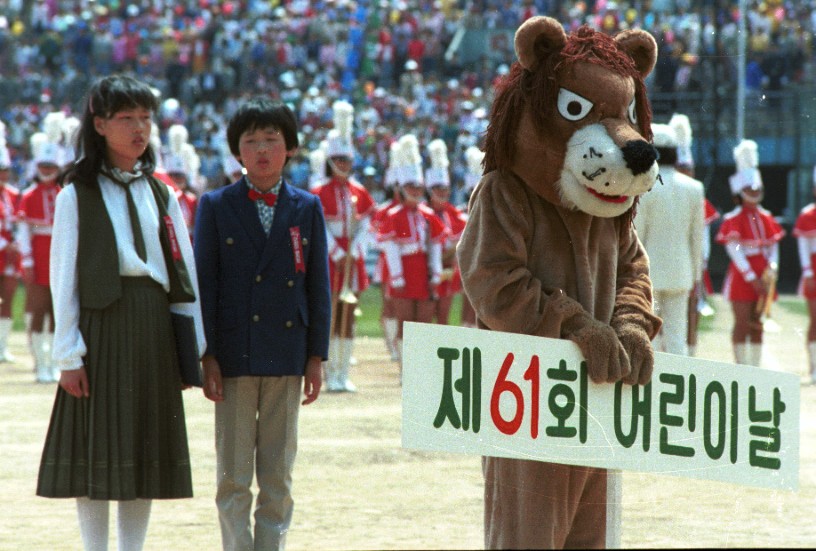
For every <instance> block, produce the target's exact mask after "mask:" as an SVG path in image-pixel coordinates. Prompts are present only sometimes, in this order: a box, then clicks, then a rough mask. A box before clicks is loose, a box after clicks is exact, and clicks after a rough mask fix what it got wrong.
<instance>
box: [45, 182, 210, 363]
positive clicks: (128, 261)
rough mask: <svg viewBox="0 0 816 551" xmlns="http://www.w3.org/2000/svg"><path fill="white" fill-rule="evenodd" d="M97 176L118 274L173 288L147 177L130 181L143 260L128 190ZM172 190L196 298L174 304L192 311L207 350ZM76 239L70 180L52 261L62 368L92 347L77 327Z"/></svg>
mask: <svg viewBox="0 0 816 551" xmlns="http://www.w3.org/2000/svg"><path fill="white" fill-rule="evenodd" d="M98 181H99V187H100V189H101V190H102V200H103V201H104V203H105V207H106V208H107V210H108V215H109V216H110V219H111V222H112V223H113V232H114V234H115V236H116V249H117V252H118V256H119V274H120V275H121V276H131V277H132V276H148V277H151V278H152V279H154V280H155V281H156V282H157V283H159V284H161V285H162V286H163V287H164V289H165V290H168V291H169V289H170V285H169V281H170V280H169V278H168V275H167V267H166V265H165V262H164V253H163V251H162V247H161V242H160V241H159V239H158V235H159V211H158V209H157V207H156V200H155V198H154V196H153V192H152V190H151V189H150V184H148V182H147V179H146V178H144V177H141V178H138V179H137V180H134V181H133V182H132V183H131V184H130V186H131V193H132V194H133V199H134V202H135V203H136V208H137V210H138V214H139V223H140V225H141V226H142V234H143V235H144V238H145V239H144V241H145V245H146V248H147V260H146V261H142V260H141V259H140V258H139V255H138V254H136V247H135V245H134V243H133V233H132V231H131V229H130V217H129V215H128V208H127V197H126V196H125V193H127V191H126V190H125V189H124V188H123V187H121V186H120V185H118V184H115V183H113V182H112V181H111V180H109V179H108V178H106V177H105V176H102V175H100V176H99V179H98ZM168 188H169V186H168ZM169 191H170V194H169V195H170V197H169V203H168V205H167V211H168V214H169V215H170V217H171V218H172V219H173V225H174V226H175V228H176V238H177V239H178V242H179V247H180V249H181V254H182V258H183V259H184V263H185V264H186V265H187V270H188V272H189V274H190V279H191V282H192V284H193V288H194V290H195V294H196V301H195V302H189V303H179V304H173V305H171V310H172V311H174V312H178V313H183V314H187V315H189V316H192V317H193V319H194V320H195V327H196V336H197V337H198V349H199V351H202V352H203V351H204V350H206V340H205V338H204V325H203V322H202V318H201V308H200V305H199V300H198V277H197V275H196V269H195V259H194V256H193V247H192V244H191V243H190V240H189V239H188V238H187V237H186V236H187V235H188V233H187V230H186V225H185V223H184V217H183V215H182V213H181V207H180V206H179V204H178V199H177V198H176V195H175V193H174V192H173V190H172V189H170V190H169ZM78 240H79V219H78V211H77V196H76V190H75V189H74V186H66V187H65V188H64V189H63V190H62V191H61V192H60V193H59V194H58V195H57V204H56V212H55V215H54V228H53V233H52V239H51V265H50V278H51V294H52V298H53V303H54V344H53V348H52V359H53V362H54V365H55V366H57V367H59V368H60V369H61V370H63V371H65V370H71V369H79V368H80V367H82V357H83V356H84V355H85V354H86V353H87V350H88V349H87V347H86V344H85V341H84V340H83V338H82V334H81V333H80V331H79V278H78V272H77V251H78Z"/></svg>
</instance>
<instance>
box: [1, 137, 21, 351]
mask: <svg viewBox="0 0 816 551" xmlns="http://www.w3.org/2000/svg"><path fill="white" fill-rule="evenodd" d="M10 180H11V155H10V154H9V150H8V147H7V145H6V125H5V124H3V123H2V122H0V362H13V361H14V360H15V358H14V356H13V355H12V354H11V353H10V352H9V351H8V337H9V334H10V333H11V327H12V325H13V321H12V318H11V316H12V311H11V305H12V302H13V300H14V293H15V292H16V291H17V285H18V283H19V278H20V252H19V250H18V249H17V243H16V242H15V239H14V229H15V228H14V226H15V222H16V219H17V203H18V201H19V199H20V193H19V192H18V191H17V189H16V188H15V187H14V186H13V185H11V184H10Z"/></svg>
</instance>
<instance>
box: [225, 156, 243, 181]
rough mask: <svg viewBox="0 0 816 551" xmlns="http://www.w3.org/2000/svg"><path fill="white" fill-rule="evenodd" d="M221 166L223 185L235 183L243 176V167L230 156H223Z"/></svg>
mask: <svg viewBox="0 0 816 551" xmlns="http://www.w3.org/2000/svg"><path fill="white" fill-rule="evenodd" d="M221 165H222V170H223V171H224V180H225V183H224V185H229V184H231V183H233V182H237V181H238V180H240V179H241V177H243V175H244V167H243V166H241V163H239V162H238V161H237V160H236V159H235V157H233V156H232V155H225V156H224V158H223V159H222V160H221Z"/></svg>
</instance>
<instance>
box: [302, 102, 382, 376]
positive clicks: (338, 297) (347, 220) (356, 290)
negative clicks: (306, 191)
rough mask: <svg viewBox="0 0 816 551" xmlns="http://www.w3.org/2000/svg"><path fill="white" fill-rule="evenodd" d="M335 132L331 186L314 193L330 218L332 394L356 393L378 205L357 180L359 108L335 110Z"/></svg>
mask: <svg viewBox="0 0 816 551" xmlns="http://www.w3.org/2000/svg"><path fill="white" fill-rule="evenodd" d="M332 111H333V120H334V128H333V129H332V130H330V131H329V133H328V135H327V136H326V157H327V159H326V176H328V177H329V180H328V182H326V183H324V184H323V185H322V186H319V187H317V188H315V189H313V190H312V191H313V193H314V194H316V195H317V196H318V197H320V202H321V203H322V205H323V214H324V216H325V218H326V233H327V240H328V247H329V273H330V277H331V289H332V331H331V341H330V343H329V363H328V369H327V370H326V390H328V391H329V392H355V391H356V390H357V388H356V387H355V386H354V384H353V383H352V382H351V381H350V380H349V378H348V374H349V368H350V367H351V358H352V351H353V348H354V330H355V315H354V311H355V310H356V308H357V302H358V297H359V296H360V293H362V292H363V291H364V290H365V289H366V288H368V285H369V279H368V274H367V273H366V267H365V243H366V241H367V240H368V236H367V233H368V231H369V227H370V224H371V217H372V215H373V214H374V210H375V207H376V205H375V203H374V199H372V197H371V195H370V194H369V193H368V191H367V190H366V189H365V188H364V187H363V186H362V185H360V184H359V183H358V182H356V181H355V180H353V179H352V178H351V172H352V167H353V163H354V154H355V151H354V144H353V142H352V123H353V120H354V108H353V107H352V106H351V104H350V103H348V102H346V101H342V100H341V101H336V102H334V104H333V105H332Z"/></svg>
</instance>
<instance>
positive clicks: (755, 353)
mask: <svg viewBox="0 0 816 551" xmlns="http://www.w3.org/2000/svg"><path fill="white" fill-rule="evenodd" d="M745 350H746V358H745V359H746V362H747V363H748V365H753V366H756V367H759V366H760V364H761V363H762V343H761V342H749V343H748V344H747V345H746V349H745Z"/></svg>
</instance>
